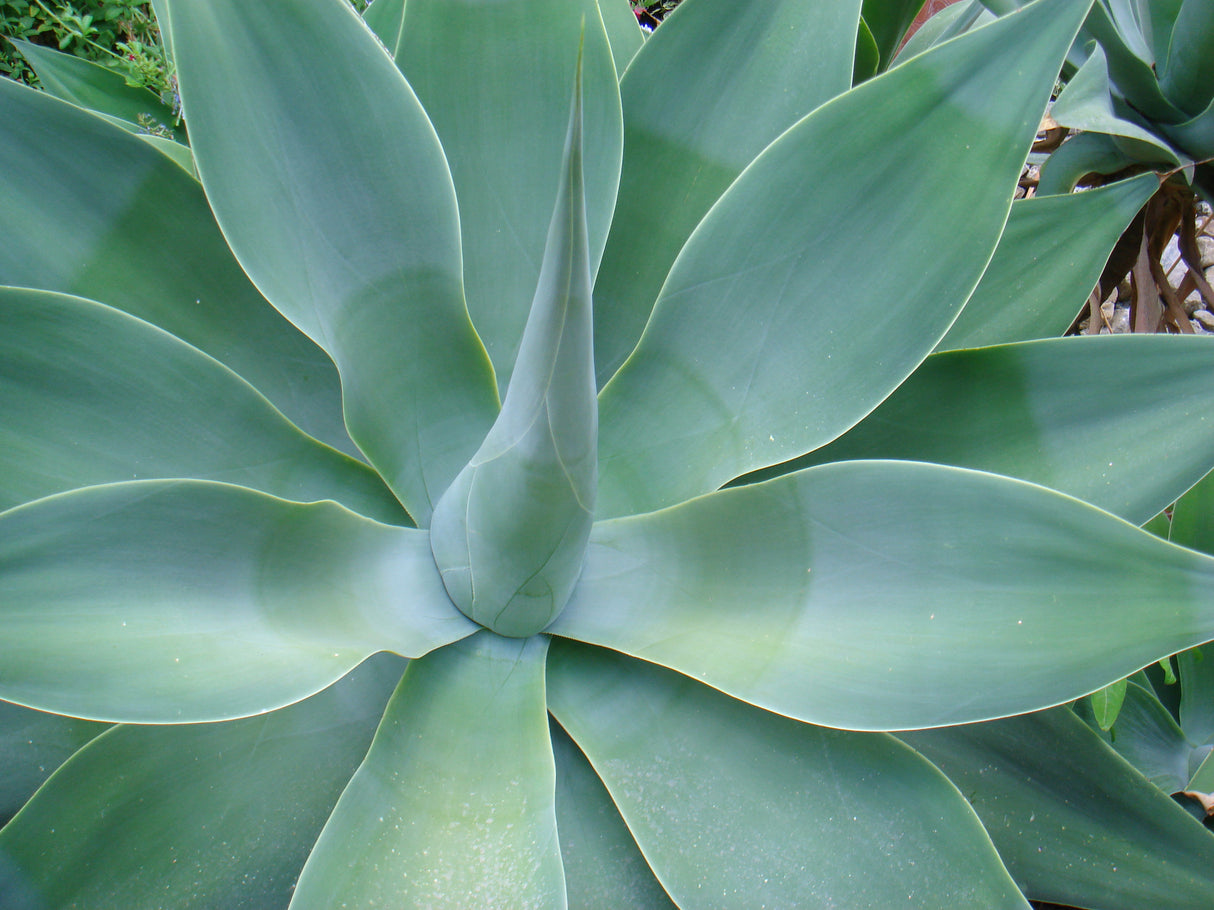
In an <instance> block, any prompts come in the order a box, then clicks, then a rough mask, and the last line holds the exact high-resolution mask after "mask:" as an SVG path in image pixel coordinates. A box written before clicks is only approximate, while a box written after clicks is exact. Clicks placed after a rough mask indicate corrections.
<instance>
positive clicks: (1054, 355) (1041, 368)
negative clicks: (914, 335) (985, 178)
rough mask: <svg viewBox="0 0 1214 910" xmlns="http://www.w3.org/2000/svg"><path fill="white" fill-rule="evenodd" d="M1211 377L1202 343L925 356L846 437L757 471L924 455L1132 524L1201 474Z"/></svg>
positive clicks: (1210, 456) (1209, 438) (1054, 345)
mask: <svg viewBox="0 0 1214 910" xmlns="http://www.w3.org/2000/svg"><path fill="white" fill-rule="evenodd" d="M1180 376H1184V377H1186V381H1181V380H1179V379H1178V377H1180ZM1189 377H1204V378H1203V379H1200V380H1198V381H1196V382H1194V383H1192V384H1190V383H1188V382H1187V378H1189ZM1210 382H1214V346H1212V345H1210V344H1208V343H1207V342H1206V341H1205V340H1204V339H1200V338H1184V339H1182V338H1169V337H1166V336H1153V335H1136V336H1125V335H1123V336H1106V337H1099V338H1069V339H1061V338H1059V339H1052V340H1047V341H1035V342H1027V343H1024V344H1014V345H1006V346H999V347H990V348H980V349H977V350H969V351H951V352H947V353H942V354H935V355H933V356H932V357H929V358H928V359H927V360H925V361H924V362H923V365H922V366H920V367H919V369H918V370H916V371H915V372H914V374H912V376H911V377H910V378H909V379H908V380H907V381H906V382H905V383H904V384H903V385H902V386H901V387H899V388H898V390H897V391H895V392H894V393H893V394H892V395H891V396H890V397H889V398H887V399H886V400H885V401H884V402H882V403H881V406H880V407H878V408H877V409H876V410H875V411H874V412H873V413H872V414H870V415H869V416H868V417H866V418H865V419H864V420H863V421H861V422H860V423H859V424H858V425H857V426H856V427H855V428H854V429H853V430H851V431H850V432H849V433H846V434H844V435H843V436H842V437H840V438H839V439H837V440H836V441H835V442H833V443H831V444H830V445H828V446H824V447H823V448H821V449H819V450H817V451H816V452H811V453H810V454H809V455H807V456H805V457H804V458H800V459H796V460H795V461H793V462H790V463H789V464H787V465H782V466H780V467H778V468H775V469H771V470H769V471H760V472H757V473H756V474H755V475H754V476H755V477H765V476H769V475H772V474H775V473H788V472H789V471H790V470H792V469H794V468H803V467H807V466H809V465H815V464H828V463H830V462H832V461H847V460H851V459H858V458H898V459H904V460H908V461H930V462H936V463H938V464H951V465H957V466H958V467H965V468H974V469H977V470H982V471H992V472H995V473H998V474H1006V475H1008V476H1011V477H1018V478H1020V479H1022V480H1028V481H1031V482H1033V483H1039V484H1042V485H1044V486H1048V487H1051V488H1053V489H1055V490H1060V491H1062V492H1064V493H1068V494H1070V495H1071V496H1075V497H1077V498H1079V499H1082V500H1085V501H1086V502H1090V503H1092V504H1094V505H1097V506H1100V507H1101V508H1103V509H1107V510H1108V511H1110V512H1113V513H1114V514H1116V515H1119V516H1120V517H1122V518H1124V519H1126V520H1127V521H1130V522H1132V523H1134V524H1141V523H1143V522H1145V521H1146V520H1147V519H1149V518H1150V517H1151V516H1153V515H1155V514H1156V513H1157V512H1159V511H1160V510H1161V509H1163V508H1164V507H1166V506H1168V505H1169V504H1171V503H1172V502H1174V501H1175V500H1176V498H1177V497H1179V496H1180V495H1181V494H1182V493H1184V492H1185V491H1186V490H1187V489H1189V487H1191V486H1192V485H1193V484H1194V483H1196V482H1197V481H1198V480H1200V479H1201V477H1202V476H1203V475H1204V474H1205V473H1206V472H1207V471H1209V470H1210V468H1211V467H1212V465H1211V462H1212V461H1214V419H1212V418H1211V416H1210V415H1209V413H1208V412H1209V407H1208V401H1207V395H1206V391H1205V389H1206V388H1207V384H1208V383H1210ZM1163 445H1166V446H1167V447H1168V451H1169V457H1168V458H1167V459H1163V460H1161V459H1160V457H1159V453H1160V447H1161V446H1163Z"/></svg>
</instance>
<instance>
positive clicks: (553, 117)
mask: <svg viewBox="0 0 1214 910" xmlns="http://www.w3.org/2000/svg"><path fill="white" fill-rule="evenodd" d="M611 5H613V6H615V7H617V9H616V13H617V15H618V13H619V12H620V10H619V9H618V7H619V6H620V5H621V4H620V3H616V2H613V3H612V4H611ZM629 16H630V18H631V19H632V25H631V27H632V29H633V31H634V33H635V30H636V18H635V17H634V16H631V14H629ZM537 22H543V24H544V26H543V28H537V27H536V23H537ZM579 44H580V45H581V47H582V54H581V63H580V71H581V74H582V75H581V81H582V97H583V101H582V108H583V121H584V127H583V129H584V132H585V137H586V140H585V154H584V161H585V189H586V203H585V207H586V218H587V237H588V244H589V256H590V272H591V275H593V274H594V272H595V271H596V270H597V269H598V263H599V259H600V258H601V256H602V254H603V245H604V244H605V243H606V240H607V228H608V226H609V225H610V224H611V218H612V211H613V209H614V207H615V197H616V188H617V186H618V184H619V179H620V156H621V153H622V152H621V149H622V143H623V126H622V123H621V119H620V117H621V115H620V92H619V85H618V76H617V73H616V67H615V65H614V64H613V61H612V48H611V46H609V44H608V36H607V32H606V31H605V27H604V24H603V17H602V16H600V12H599V4H598V3H597V2H596V0H509V2H505V3H503V2H500V0H491V2H485V0H477V2H467V3H449V2H446V0H409V2H408V4H407V14H406V15H405V18H404V24H403V27H402V28H401V29H400V30H399V32H398V37H397V39H396V41H395V42H394V43H391V44H389V49H390V50H391V51H392V53H393V54H394V56H395V59H396V63H397V65H398V66H399V67H400V69H401V72H403V73H404V74H405V76H406V77H407V78H408V80H409V84H410V85H411V86H412V87H413V88H414V90H416V92H417V94H418V97H419V98H420V99H421V102H422V104H423V105H424V106H425V108H426V112H427V113H428V114H429V116H430V118H431V119H432V120H433V122H434V127H435V129H436V130H437V132H438V135H439V137H440V139H441V140H442V143H443V152H444V153H445V155H446V157H447V161H448V162H449V163H450V165H451V175H452V178H453V180H454V183H455V191H456V195H457V196H458V197H459V209H460V229H461V233H462V239H463V253H464V284H465V287H466V293H467V299H468V310H469V312H470V313H471V316H472V321H473V322H474V323H475V324H476V327H477V329H478V331H479V332H480V335H481V338H483V339H484V342H485V347H486V349H487V350H488V352H489V355H490V357H491V358H492V359H493V365H494V368H495V369H496V371H497V377H498V383H499V385H500V386H501V387H502V389H503V390H504V389H506V388H507V387H508V380H509V378H510V376H511V373H512V371H513V367H514V361H515V356H516V354H517V353H518V348H519V341H520V339H521V338H522V335H523V326H524V324H525V323H526V321H527V314H528V312H529V310H530V305H531V299H532V297H533V295H534V294H535V288H536V284H537V282H538V281H539V280H541V279H540V275H541V263H542V261H543V259H544V253H545V244H546V237H547V236H548V225H549V221H550V220H551V217H552V211H553V207H554V205H556V204H557V195H558V188H559V187H560V186H561V185H562V184H563V183H564V181H565V178H564V174H563V167H562V157H561V151H562V149H563V147H564V138H565V131H566V127H567V124H568V117H567V112H568V97H569V86H571V85H573V82H574V73H575V68H576V67H578V66H579V62H578V61H579V55H578V46H579ZM471 60H475V61H476V65H475V66H470V65H469V61H471Z"/></svg>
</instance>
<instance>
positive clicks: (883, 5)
mask: <svg viewBox="0 0 1214 910" xmlns="http://www.w3.org/2000/svg"><path fill="white" fill-rule="evenodd" d="M923 6H924V0H864V8H863V9H864V21H865V22H866V23H867V24H868V27H869V29H871V31H872V35H873V38H874V39H875V43H876V46H877V49H878V51H879V53H880V55H881V62H882V66H881V68H882V69H888V67H889V61H890V60H891V59H893V56H894V52H895V51H896V50H897V49H898V46H899V45H900V44H902V39H903V38H904V37H905V35H906V32H907V30H908V29H909V28H910V27H911V24H912V23H913V22H914V21H915V17H916V16H917V15H919V11H920V10H922V9H923Z"/></svg>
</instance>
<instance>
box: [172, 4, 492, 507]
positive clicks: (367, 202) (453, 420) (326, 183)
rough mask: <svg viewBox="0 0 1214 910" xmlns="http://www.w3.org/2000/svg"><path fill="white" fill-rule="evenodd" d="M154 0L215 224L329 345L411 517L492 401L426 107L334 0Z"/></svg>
mask: <svg viewBox="0 0 1214 910" xmlns="http://www.w3.org/2000/svg"><path fill="white" fill-rule="evenodd" d="M166 6H167V8H168V22H167V23H164V22H162V25H167V28H168V29H169V31H170V33H171V34H172V36H173V53H174V56H175V58H176V61H177V71H178V77H179V80H180V86H181V100H182V105H183V106H184V110H185V114H186V118H187V120H188V122H189V124H190V141H191V147H192V148H193V150H194V159H195V163H196V164H197V167H198V173H199V176H200V177H201V178H202V183H203V186H204V187H205V188H206V191H207V198H208V199H209V201H210V203H211V206H212V207H213V209H214V210H215V213H216V217H217V219H218V221H219V224H220V226H221V227H222V229H223V232H224V236H225V237H226V238H227V241H228V243H229V244H230V245H231V247H232V251H233V252H234V253H235V255H236V258H237V259H238V260H240V263H241V265H242V266H243V268H244V270H245V271H246V272H247V273H248V275H249V277H250V278H251V279H252V280H253V282H254V283H255V284H256V285H257V286H258V287H259V288H260V289H261V290H262V292H263V293H264V294H265V295H266V297H267V299H268V300H270V302H271V303H273V304H274V305H275V307H277V308H278V309H279V311H280V312H282V313H283V314H284V315H285V316H287V318H288V319H290V320H291V321H292V322H293V323H294V324H295V325H297V326H298V327H299V328H300V329H301V330H303V331H304V332H305V333H306V334H307V335H309V337H311V338H312V339H313V340H314V341H315V342H316V343H317V344H319V345H320V346H321V347H322V348H324V349H325V350H326V351H327V352H328V353H329V354H330V356H332V358H333V360H334V362H335V363H336V364H337V368H338V371H339V372H340V374H341V378H342V396H343V401H344V407H345V418H346V425H347V426H348V428H349V430H350V434H351V436H352V437H353V439H354V441H355V442H356V443H358V445H359V448H360V449H362V451H363V453H364V454H365V455H366V456H367V458H368V459H370V461H371V463H372V464H373V465H374V466H375V467H376V469H377V470H378V471H379V473H380V474H381V475H382V476H383V477H384V479H385V481H386V482H387V483H388V485H389V486H391V487H392V489H393V490H394V492H395V493H396V495H397V496H398V498H400V500H401V502H403V503H404V505H405V507H406V508H407V509H408V510H409V512H410V514H411V515H413V517H414V519H416V521H417V522H418V524H419V525H423V526H424V525H426V524H428V523H429V517H430V511H431V508H432V505H433V503H434V502H435V501H436V500H437V499H438V497H439V495H441V493H442V491H443V490H445V489H446V487H447V485H448V484H449V483H450V482H451V480H452V479H453V478H454V477H455V475H456V474H457V473H458V472H459V469H460V468H461V467H462V466H463V465H464V464H465V463H466V462H467V460H468V458H469V457H470V456H471V454H472V453H473V452H474V451H475V450H476V446H477V445H478V444H479V443H480V440H481V439H482V438H483V437H484V434H485V431H486V430H487V429H488V428H489V426H490V425H491V424H492V421H493V415H494V414H495V413H496V410H497V395H496V391H495V388H494V383H493V376H492V369H491V368H490V365H489V362H488V359H487V358H486V356H485V352H484V349H483V348H482V346H481V344H480V341H479V340H478V339H477V337H476V333H475V331H474V330H473V328H472V325H471V323H470V322H469V320H468V316H467V310H466V308H465V306H464V300H463V292H462V279H461V258H460V239H459V213H458V210H457V208H456V202H455V192H454V189H453V187H452V185H451V178H450V175H449V173H448V170H447V164H446V161H445V159H444V158H443V151H442V148H441V146H440V145H439V142H438V137H437V136H436V135H435V134H434V130H433V127H431V125H430V121H429V120H428V119H427V117H426V114H425V112H424V111H423V110H422V108H421V105H420V104H419V103H418V101H417V98H416V96H415V95H414V94H413V92H412V90H411V89H410V88H409V85H408V83H406V82H405V80H404V78H403V77H402V76H401V74H400V72H399V70H397V69H396V67H395V66H394V65H393V64H392V61H391V60H390V59H389V58H388V56H387V55H386V54H385V53H384V50H383V48H382V46H381V45H380V44H379V43H378V42H377V41H376V40H375V38H374V36H373V35H372V34H371V32H370V31H369V30H368V29H367V27H366V25H365V24H364V23H363V21H362V20H361V19H360V18H359V16H358V15H357V13H355V12H354V10H353V9H352V8H351V7H350V6H349V5H348V4H346V3H344V2H339V0H280V2H277V3H274V4H273V5H266V4H258V3H246V2H243V0H169V2H167V3H166ZM334 47H340V48H341V51H340V52H333V51H332V50H331V49H332V48H334Z"/></svg>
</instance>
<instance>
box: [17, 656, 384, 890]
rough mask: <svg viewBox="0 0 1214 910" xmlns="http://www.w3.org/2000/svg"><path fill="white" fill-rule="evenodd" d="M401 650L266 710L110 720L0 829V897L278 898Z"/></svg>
mask: <svg viewBox="0 0 1214 910" xmlns="http://www.w3.org/2000/svg"><path fill="white" fill-rule="evenodd" d="M402 664H403V661H401V660H400V659H399V658H394V657H391V656H389V655H380V656H378V657H376V658H373V659H372V660H371V661H368V662H367V664H365V665H364V666H362V667H359V668H358V669H357V670H355V671H354V672H353V673H352V674H350V676H348V677H347V678H345V679H343V680H341V681H340V682H338V683H337V684H336V685H334V686H333V687H331V688H329V689H327V690H325V691H324V692H321V693H319V694H318V695H315V696H313V697H312V698H309V699H307V700H306V701H303V702H301V703H299V704H297V705H292V706H291V707H289V708H285V709H283V710H282V711H275V712H274V713H272V714H268V715H266V716H264V717H251V718H246V719H243V720H237V721H229V722H227V723H219V724H199V725H187V724H174V725H168V726H119V727H115V728H113V729H112V730H110V731H109V732H108V733H106V734H105V735H104V736H102V737H100V738H99V739H96V740H95V741H93V742H92V743H90V744H89V746H88V747H87V748H85V749H83V750H81V751H80V752H79V753H78V754H77V755H75V756H74V757H73V758H72V760H71V761H70V762H68V763H67V764H66V765H65V766H64V767H63V768H62V769H60V770H59V771H58V772H57V773H56V774H55V776H54V777H53V778H52V779H51V780H50V781H49V782H48V783H47V785H46V786H45V787H44V788H43V789H42V790H41V791H40V792H39V793H38V795H37V796H36V797H35V798H34V800H33V801H32V802H30V804H29V805H28V806H26V807H25V809H23V810H22V812H21V814H20V815H19V816H18V817H17V819H16V820H14V821H13V823H12V824H10V825H9V826H7V827H6V828H5V829H4V830H3V832H2V833H0V902H2V903H3V905H4V906H5V907H6V908H14V910H16V908H26V907H29V908H43V907H71V906H87V907H91V908H94V910H129V908H131V907H140V906H145V905H146V902H147V900H148V896H149V895H151V894H154V895H156V900H157V901H158V902H160V904H161V905H162V906H179V907H186V906H206V907H255V908H267V910H268V908H282V907H285V906H286V904H287V901H288V900H289V899H290V896H291V892H292V889H293V888H294V885H295V880H296V878H297V877H298V875H299V870H300V869H301V868H302V867H303V863H304V860H305V859H306V858H307V856H308V851H309V850H311V848H312V844H313V842H314V841H315V839H316V836H317V835H318V834H319V833H320V830H321V827H322V826H323V825H324V822H325V819H326V818H327V817H328V815H329V812H330V811H331V810H332V808H333V806H334V804H335V803H336V802H337V799H338V797H339V796H340V795H341V792H342V789H343V788H344V787H345V786H346V783H347V782H348V781H349V779H350V776H351V775H352V774H353V773H354V770H355V768H357V767H358V763H359V761H361V759H362V758H363V756H364V755H365V754H366V750H367V746H368V745H369V743H370V742H371V736H372V734H373V733H374V732H375V727H376V724H377V723H378V721H379V719H380V716H381V714H382V713H383V707H384V703H385V702H386V701H387V699H388V696H389V695H390V694H391V692H392V688H393V686H394V685H395V683H396V681H397V680H398V679H399V678H400V674H401V665H402ZM48 856H52V857H54V861H53V862H47V861H46V858H47V857H48Z"/></svg>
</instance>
